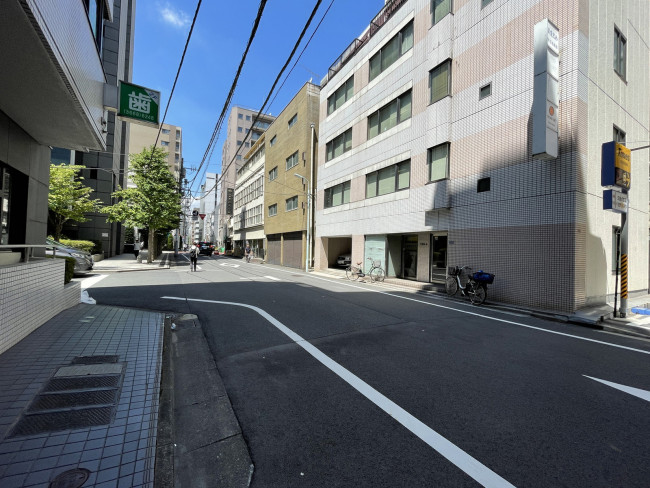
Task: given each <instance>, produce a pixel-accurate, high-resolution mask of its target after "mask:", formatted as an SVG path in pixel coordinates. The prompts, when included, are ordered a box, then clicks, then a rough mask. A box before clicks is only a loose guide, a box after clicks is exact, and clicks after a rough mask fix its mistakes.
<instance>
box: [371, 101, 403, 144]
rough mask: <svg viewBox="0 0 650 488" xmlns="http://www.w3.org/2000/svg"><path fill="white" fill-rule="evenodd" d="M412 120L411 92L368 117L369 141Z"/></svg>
mask: <svg viewBox="0 0 650 488" xmlns="http://www.w3.org/2000/svg"><path fill="white" fill-rule="evenodd" d="M409 118H411V90H409V91H407V92H406V93H404V94H403V95H400V96H399V97H397V98H396V99H395V100H393V101H392V102H390V103H388V104H386V105H384V106H383V107H381V108H380V109H379V110H377V111H376V112H374V113H372V114H370V116H369V117H368V139H372V138H373V137H375V136H377V135H379V134H381V133H382V132H385V131H387V130H389V129H392V128H393V127H395V126H396V125H397V124H399V123H401V122H404V121H405V120H407V119H409Z"/></svg>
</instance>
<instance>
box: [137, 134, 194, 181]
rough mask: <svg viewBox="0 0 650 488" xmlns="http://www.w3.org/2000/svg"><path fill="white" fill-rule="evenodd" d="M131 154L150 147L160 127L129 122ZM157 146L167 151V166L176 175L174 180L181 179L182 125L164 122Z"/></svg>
mask: <svg viewBox="0 0 650 488" xmlns="http://www.w3.org/2000/svg"><path fill="white" fill-rule="evenodd" d="M129 125H130V129H129V136H130V141H129V154H138V153H140V152H142V150H143V149H145V148H150V147H151V146H153V144H154V143H155V142H156V138H157V137H158V130H159V129H158V128H157V127H153V126H148V125H142V124H129ZM156 147H159V148H161V149H162V150H164V151H165V152H167V167H168V168H169V172H170V173H171V174H172V175H173V176H174V180H176V181H180V175H181V170H182V169H183V130H182V128H181V127H178V126H176V125H171V124H162V129H161V130H160V137H158V144H156Z"/></svg>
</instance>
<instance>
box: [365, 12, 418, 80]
mask: <svg viewBox="0 0 650 488" xmlns="http://www.w3.org/2000/svg"><path fill="white" fill-rule="evenodd" d="M412 47H413V22H409V24H408V25H407V26H406V27H404V28H403V29H402V30H401V31H399V32H398V33H397V34H396V35H395V37H393V38H392V39H391V40H390V41H388V42H387V43H386V44H385V45H384V47H382V48H381V49H380V50H379V52H378V53H377V54H375V55H374V56H373V57H372V58H370V81H372V80H374V79H375V78H377V76H379V75H380V74H381V73H383V72H384V70H385V69H386V68H388V67H389V66H390V65H391V64H393V63H394V62H395V61H397V60H398V59H399V58H400V57H401V56H402V55H403V54H405V53H406V52H408V51H409V50H410V49H411V48H412Z"/></svg>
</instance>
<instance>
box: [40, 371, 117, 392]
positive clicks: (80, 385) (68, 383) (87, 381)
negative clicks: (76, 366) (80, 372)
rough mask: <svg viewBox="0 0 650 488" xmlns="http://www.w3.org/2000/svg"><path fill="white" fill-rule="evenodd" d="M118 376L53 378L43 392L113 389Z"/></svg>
mask: <svg viewBox="0 0 650 488" xmlns="http://www.w3.org/2000/svg"><path fill="white" fill-rule="evenodd" d="M119 384H120V376H118V375H115V376H112V375H111V376H87V377H78V378H53V379H52V380H50V381H49V382H48V384H47V385H46V386H45V388H44V390H43V391H61V390H87V389H89V388H115V387H117V386H118V385H119Z"/></svg>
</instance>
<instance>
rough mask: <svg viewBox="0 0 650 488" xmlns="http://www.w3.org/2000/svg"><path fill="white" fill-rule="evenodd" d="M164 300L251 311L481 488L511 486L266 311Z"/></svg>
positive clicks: (249, 307)
mask: <svg viewBox="0 0 650 488" xmlns="http://www.w3.org/2000/svg"><path fill="white" fill-rule="evenodd" d="M161 298H163V299H167V300H181V301H183V300H187V301H191V302H204V303H216V304H219V305H233V306H236V307H244V308H248V309H250V310H253V311H255V312H257V313H258V314H260V315H261V316H262V317H264V318H265V319H266V320H267V321H269V322H270V323H271V324H273V325H274V326H275V327H276V328H277V329H278V330H280V331H281V332H282V333H284V334H285V335H286V336H287V337H289V338H290V339H291V340H292V341H294V342H295V343H296V344H297V345H299V346H300V347H302V348H303V349H304V350H305V351H307V352H308V353H309V354H311V355H312V356H313V357H314V358H315V359H316V360H318V361H319V362H320V363H321V364H323V365H324V366H325V367H326V368H328V369H329V370H330V371H332V372H333V373H334V374H336V375H337V376H339V377H340V378H341V379H342V380H343V381H345V382H346V383H348V384H349V385H350V386H352V387H353V388H354V389H355V390H357V391H358V392H359V393H361V394H362V395H363V396H365V397H366V398H367V399H368V400H370V401H371V402H372V403H374V404H375V405H377V406H378V407H379V408H381V409H382V410H383V411H384V412H386V413H387V414H388V415H390V416H391V417H393V418H394V419H395V420H397V421H398V422H399V423H400V424H402V425H403V426H404V427H406V428H407V429H408V430H409V431H411V432H412V433H413V434H415V435H416V436H417V437H419V438H420V439H421V440H423V441H424V442H425V443H427V444H428V445H429V446H431V447H432V448H433V449H435V450H436V451H437V452H438V453H440V454H441V455H442V456H444V457H445V458H447V459H448V460H449V461H450V462H451V463H453V464H454V465H456V466H457V467H458V468H459V469H461V470H462V471H464V472H465V473H466V474H467V475H468V476H470V477H471V478H473V479H474V480H476V481H477V482H478V483H480V484H481V485H482V486H485V487H494V488H502V487H513V488H514V485H512V484H510V483H509V482H508V481H506V480H505V479H503V478H502V477H500V476H499V475H498V474H496V473H495V472H494V471H492V470H491V469H489V468H488V467H487V466H484V465H483V464H481V463H480V462H479V461H478V460H476V459H474V458H473V457H472V456H470V455H469V454H467V453H466V452H465V451H463V450H462V449H461V448H459V447H458V446H456V445H455V444H453V443H452V442H450V441H448V440H447V439H445V438H444V437H443V436H441V435H440V434H438V433H437V432H436V431H434V430H433V429H431V428H430V427H428V426H427V425H425V424H424V423H423V422H421V421H420V420H418V419H416V418H415V417H414V416H413V415H411V414H410V413H408V412H407V411H406V410H404V409H403V408H402V407H400V406H399V405H397V404H396V403H394V402H393V401H392V400H390V399H389V398H387V397H385V396H384V395H382V394H381V393H379V392H378V391H377V390H375V389H374V388H373V387H372V386H370V385H369V384H367V383H366V382H365V381H363V380H361V379H360V378H359V377H357V376H355V375H354V374H352V373H351V372H350V371H348V370H347V369H345V368H344V367H343V366H341V365H340V364H338V363H337V362H336V361H334V360H333V359H331V358H330V357H329V356H326V355H325V354H323V353H322V352H321V351H320V350H319V349H318V348H316V347H314V346H313V345H311V344H310V343H309V342H307V341H306V340H305V339H303V338H302V337H300V336H299V335H298V334H296V333H295V332H294V331H292V330H291V329H289V328H288V327H287V326H285V325H284V324H283V323H281V322H280V321H279V320H277V319H275V318H274V317H273V316H271V315H269V314H268V313H267V312H265V311H264V310H262V309H261V308H258V307H255V306H253V305H247V304H245V303H237V302H221V301H217V300H202V299H199V298H181V297H167V296H165V297H161Z"/></svg>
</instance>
